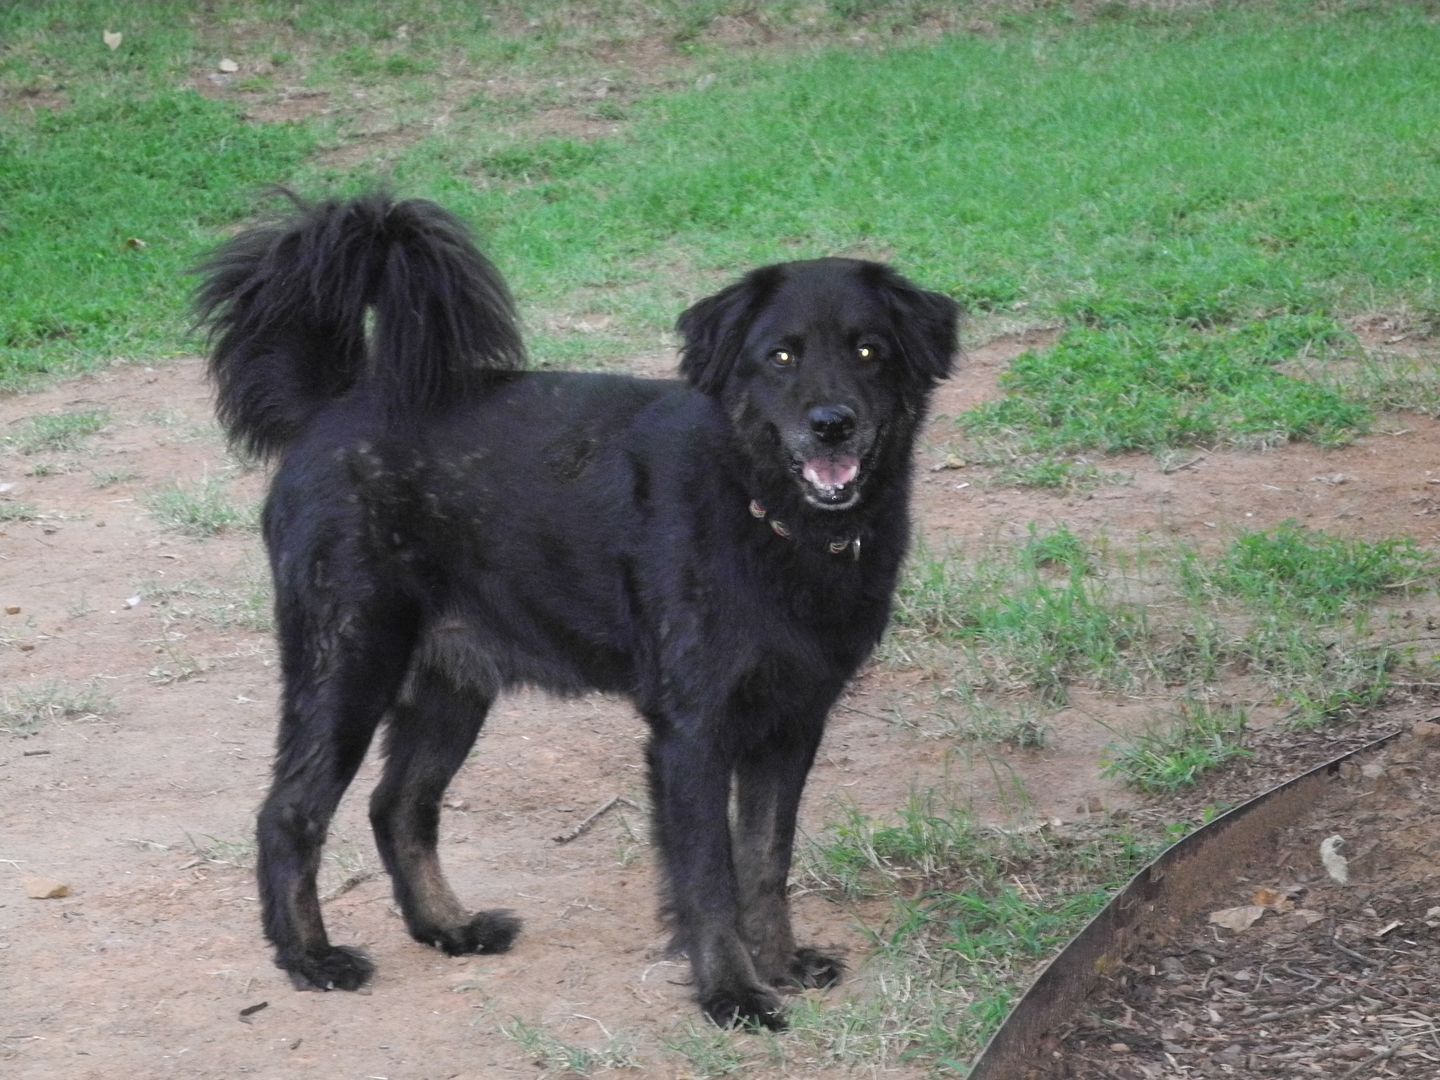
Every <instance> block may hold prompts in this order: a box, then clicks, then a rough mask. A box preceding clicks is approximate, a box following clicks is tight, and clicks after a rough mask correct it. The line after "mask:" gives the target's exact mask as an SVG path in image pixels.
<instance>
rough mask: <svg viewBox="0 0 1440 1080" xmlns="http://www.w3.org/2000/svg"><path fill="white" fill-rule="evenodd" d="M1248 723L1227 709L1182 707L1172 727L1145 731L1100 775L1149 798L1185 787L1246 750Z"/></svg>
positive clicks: (1199, 704) (1192, 702) (1202, 704)
mask: <svg viewBox="0 0 1440 1080" xmlns="http://www.w3.org/2000/svg"><path fill="white" fill-rule="evenodd" d="M1247 724H1248V720H1247V718H1246V715H1245V713H1244V712H1243V711H1242V710H1240V709H1236V708H1233V707H1231V706H1228V705H1219V706H1216V705H1211V704H1209V703H1208V702H1204V701H1198V700H1190V701H1187V702H1183V703H1182V704H1181V706H1180V708H1179V714H1178V716H1177V718H1176V721H1175V723H1174V724H1172V725H1171V726H1169V727H1166V728H1160V729H1156V730H1154V731H1150V732H1147V733H1145V734H1143V735H1140V736H1139V737H1137V738H1135V739H1134V740H1132V741H1131V742H1130V743H1129V744H1128V745H1125V746H1123V747H1120V748H1119V749H1118V750H1116V751H1115V752H1114V754H1113V756H1112V757H1111V759H1110V760H1109V761H1108V762H1107V763H1106V765H1105V773H1106V775H1108V776H1115V777H1118V778H1120V779H1121V780H1123V781H1125V782H1126V783H1127V784H1130V785H1131V786H1133V787H1136V788H1139V789H1140V790H1141V791H1145V792H1150V793H1152V794H1156V793H1165V792H1172V791H1177V790H1179V789H1180V788H1183V787H1188V786H1189V785H1190V784H1193V783H1194V782H1195V780H1196V779H1197V778H1198V777H1200V776H1201V775H1202V774H1203V773H1206V772H1209V771H1210V770H1211V769H1214V768H1217V767H1218V766H1220V765H1223V764H1224V763H1225V762H1227V761H1230V760H1231V759H1232V758H1236V757H1243V756H1245V755H1246V754H1247V753H1248V751H1246V750H1245V749H1244V747H1243V746H1242V745H1241V741H1242V739H1243V738H1244V735H1245V731H1246V727H1247Z"/></svg>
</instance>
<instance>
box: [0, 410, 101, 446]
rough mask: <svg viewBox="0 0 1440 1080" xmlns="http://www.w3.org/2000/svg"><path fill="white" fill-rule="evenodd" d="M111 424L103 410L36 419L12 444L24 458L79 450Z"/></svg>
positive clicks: (27, 422)
mask: <svg viewBox="0 0 1440 1080" xmlns="http://www.w3.org/2000/svg"><path fill="white" fill-rule="evenodd" d="M109 422H110V414H109V413H107V412H106V411H105V410H104V409H84V410H80V411H77V412H67V413H52V414H50V415H47V416H33V417H31V418H30V419H29V420H27V421H26V422H25V423H24V424H22V425H20V428H19V430H18V431H17V432H16V434H15V435H14V436H13V437H12V438H11V439H10V443H11V445H12V446H14V447H15V449H16V450H18V451H19V452H20V453H22V454H41V453H50V452H58V451H65V450H76V449H78V448H79V447H80V446H81V445H83V444H84V442H85V440H86V439H87V438H89V437H90V436H91V435H94V434H96V433H98V432H100V431H103V430H104V429H105V425H106V424H108V423H109Z"/></svg>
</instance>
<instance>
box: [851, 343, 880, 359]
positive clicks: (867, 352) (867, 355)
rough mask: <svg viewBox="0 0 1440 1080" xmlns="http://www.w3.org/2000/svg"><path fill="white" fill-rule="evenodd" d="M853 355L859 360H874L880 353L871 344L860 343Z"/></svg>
mask: <svg viewBox="0 0 1440 1080" xmlns="http://www.w3.org/2000/svg"><path fill="white" fill-rule="evenodd" d="M855 355H856V356H858V357H859V358H860V359H861V360H874V359H876V358H877V357H878V356H879V355H880V351H879V350H878V349H876V348H875V346H873V345H861V346H860V347H859V348H858V349H856V350H855Z"/></svg>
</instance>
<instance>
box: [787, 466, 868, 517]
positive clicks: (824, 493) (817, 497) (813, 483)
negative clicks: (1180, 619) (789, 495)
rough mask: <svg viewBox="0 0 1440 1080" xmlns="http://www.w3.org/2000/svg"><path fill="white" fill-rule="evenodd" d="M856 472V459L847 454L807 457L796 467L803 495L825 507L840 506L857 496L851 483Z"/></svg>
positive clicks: (855, 476)
mask: <svg viewBox="0 0 1440 1080" xmlns="http://www.w3.org/2000/svg"><path fill="white" fill-rule="evenodd" d="M859 475H860V459H859V458H857V457H852V456H850V455H848V454H841V455H837V456H835V457H826V458H810V459H809V460H808V461H806V462H805V463H804V464H803V465H802V466H801V467H800V477H801V479H803V480H804V481H805V498H806V499H807V500H809V501H810V502H811V503H812V504H813V505H815V506H820V507H824V508H825V509H827V510H844V509H845V508H846V507H848V506H851V505H852V504H853V503H854V502H855V500H856V499H858V498H859V497H860V491H859V488H858V486H857V485H856V483H855V480H856V478H857V477H858V476H859Z"/></svg>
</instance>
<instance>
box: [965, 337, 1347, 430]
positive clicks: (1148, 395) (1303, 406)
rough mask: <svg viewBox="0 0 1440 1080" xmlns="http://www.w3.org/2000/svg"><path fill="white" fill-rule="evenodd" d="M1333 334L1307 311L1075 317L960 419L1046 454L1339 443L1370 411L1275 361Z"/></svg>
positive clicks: (1323, 348) (1327, 343)
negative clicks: (1106, 323)
mask: <svg viewBox="0 0 1440 1080" xmlns="http://www.w3.org/2000/svg"><path fill="white" fill-rule="evenodd" d="M1338 334H1339V332H1338V330H1337V328H1336V327H1335V326H1334V324H1333V323H1331V322H1329V321H1328V320H1316V319H1309V318H1277V319H1271V320H1265V321H1261V322H1254V323H1248V324H1245V325H1242V326H1238V327H1231V328H1227V329H1224V330H1210V331H1199V330H1194V329H1191V328H1188V327H1182V326H1176V325H1173V324H1167V323H1159V322H1153V321H1152V322H1146V323H1132V324H1129V325H1126V326H1111V327H1102V328H1094V327H1077V328H1075V329H1072V330H1070V331H1068V332H1067V333H1066V334H1065V335H1064V336H1063V337H1062V338H1061V339H1060V341H1059V342H1058V343H1057V344H1056V345H1055V346H1054V348H1052V349H1049V350H1047V351H1044V352H1029V353H1026V354H1025V355H1024V356H1021V357H1020V358H1019V359H1017V360H1016V361H1015V364H1014V365H1013V367H1012V368H1011V370H1010V371H1009V372H1008V373H1007V374H1006V375H1005V377H1004V382H1005V384H1006V386H1007V388H1008V390H1009V394H1008V396H1007V397H1005V398H1004V399H1002V400H1000V401H997V402H994V403H991V404H987V405H983V406H981V407H980V408H978V409H976V410H974V411H972V412H970V413H968V414H966V415H965V416H964V417H962V418H961V423H962V424H963V425H964V426H965V427H966V428H967V429H968V430H969V431H970V432H971V433H972V434H975V435H979V436H982V437H987V438H991V439H1003V440H1005V441H1007V442H1010V443H1013V444H1015V445H1017V446H1018V447H1019V448H1020V449H1021V450H1024V451H1029V452H1045V453H1052V454H1053V453H1057V452H1058V453H1069V452H1078V451H1081V450H1100V451H1104V452H1106V453H1116V452H1120V451H1127V450H1146V451H1150V452H1152V453H1159V452H1161V451H1164V450H1167V449H1170V448H1173V447H1178V446H1215V445H1219V444H1222V443H1231V444H1235V445H1242V446H1266V445H1273V444H1276V443H1280V442H1286V441H1289V440H1292V439H1307V440H1310V441H1313V442H1317V443H1321V444H1323V445H1336V444H1339V443H1343V442H1346V441H1348V440H1350V439H1352V438H1353V437H1354V436H1355V435H1357V434H1360V433H1361V432H1363V431H1365V430H1366V428H1367V426H1368V424H1369V422H1370V416H1369V412H1368V411H1367V410H1366V409H1365V408H1364V407H1363V406H1361V405H1358V404H1355V403H1353V402H1351V401H1349V400H1347V399H1346V398H1345V397H1343V396H1341V395H1340V394H1339V393H1337V392H1336V391H1334V390H1332V389H1329V388H1327V387H1324V386H1321V385H1318V384H1316V383H1313V382H1308V381H1305V380H1302V379H1298V378H1295V377H1293V376H1290V375H1287V374H1285V373H1284V372H1282V371H1281V370H1280V369H1279V365H1280V364H1281V362H1282V361H1286V360H1291V359H1295V358H1296V357H1299V356H1302V355H1313V356H1320V355H1324V354H1325V353H1326V352H1328V351H1329V350H1330V349H1331V348H1333V346H1334V345H1335V343H1336V342H1337V341H1338Z"/></svg>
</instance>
